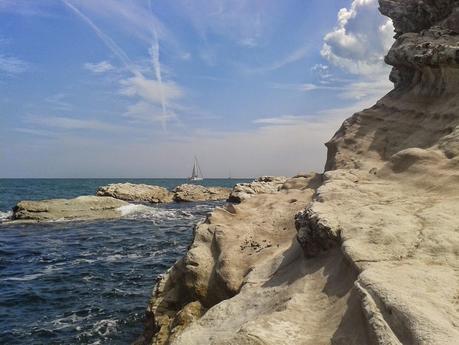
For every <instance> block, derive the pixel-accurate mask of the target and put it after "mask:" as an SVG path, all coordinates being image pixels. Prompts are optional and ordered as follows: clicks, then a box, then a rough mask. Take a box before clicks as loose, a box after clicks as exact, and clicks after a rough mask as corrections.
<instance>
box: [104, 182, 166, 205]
mask: <svg viewBox="0 0 459 345" xmlns="http://www.w3.org/2000/svg"><path fill="white" fill-rule="evenodd" d="M96 195H98V196H111V197H113V198H116V199H120V200H125V201H130V202H146V203H153V204H157V203H166V202H172V201H173V194H172V193H171V192H169V191H168V190H167V189H166V188H163V187H159V186H151V185H147V184H135V183H114V184H110V185H108V186H103V187H99V189H98V190H97V193H96Z"/></svg>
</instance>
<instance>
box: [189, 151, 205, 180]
mask: <svg viewBox="0 0 459 345" xmlns="http://www.w3.org/2000/svg"><path fill="white" fill-rule="evenodd" d="M203 179H204V177H203V176H202V172H201V168H200V167H199V163H198V158H197V157H194V164H193V171H192V172H191V177H190V181H201V180H203Z"/></svg>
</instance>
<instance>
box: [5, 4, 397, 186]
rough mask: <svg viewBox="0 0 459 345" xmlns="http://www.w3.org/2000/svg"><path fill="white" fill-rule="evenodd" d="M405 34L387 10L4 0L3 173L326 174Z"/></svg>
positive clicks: (384, 79) (378, 89)
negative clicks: (339, 137)
mask: <svg viewBox="0 0 459 345" xmlns="http://www.w3.org/2000/svg"><path fill="white" fill-rule="evenodd" d="M392 36H393V28H392V24H391V22H390V21H389V20H388V19H387V18H384V17H382V16H381V15H380V14H379V13H378V11H377V1H376V0H353V1H351V0H348V1H344V0H327V1H323V0H308V1H304V0H285V1H275V0H231V1H230V0H174V1H170V0H152V1H151V2H150V3H149V2H148V1H145V0H143V1H140V0H138V1H136V0H133V1H122V0H100V1H94V0H66V1H60V0H40V1H34V0H0V177H182V176H187V175H188V174H189V170H190V166H191V165H192V160H193V156H194V155H198V156H199V158H200V161H201V165H202V167H203V170H204V173H205V175H207V176H215V177H219V176H220V177H224V176H226V175H227V174H228V171H229V170H231V171H232V175H233V176H241V177H242V176H244V177H245V176H247V177H249V176H257V175H266V174H274V175H292V174H295V173H298V172H302V171H309V170H322V168H323V165H324V161H325V148H324V146H323V143H324V142H325V141H327V140H328V139H329V138H330V137H331V136H332V135H333V133H334V131H336V130H337V129H338V127H339V125H340V123H341V122H342V121H343V120H344V119H345V118H347V117H349V116H350V115H352V113H353V112H354V111H357V110H359V109H361V108H363V107H365V106H371V105H372V103H374V102H375V100H376V99H377V98H379V97H380V96H382V95H383V94H384V93H386V92H387V91H388V90H389V89H390V88H391V84H390V83H389V82H388V71H389V69H388V67H386V66H384V63H383V60H382V58H383V56H384V54H385V52H386V51H387V49H388V48H389V47H390V45H391V43H392Z"/></svg>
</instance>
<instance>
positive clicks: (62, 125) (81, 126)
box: [25, 115, 124, 131]
mask: <svg viewBox="0 0 459 345" xmlns="http://www.w3.org/2000/svg"><path fill="white" fill-rule="evenodd" d="M25 122H26V123H28V124H32V125H36V126H41V127H44V128H54V129H60V130H97V131H115V130H123V128H124V127H121V126H116V125H113V124H111V123H108V122H103V121H99V120H92V119H81V118H76V117H66V116H36V115H30V116H28V117H27V118H26V119H25Z"/></svg>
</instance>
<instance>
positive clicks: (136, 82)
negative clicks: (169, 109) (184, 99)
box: [120, 74, 183, 104]
mask: <svg viewBox="0 0 459 345" xmlns="http://www.w3.org/2000/svg"><path fill="white" fill-rule="evenodd" d="M120 83H121V85H122V89H121V90H120V92H121V94H123V95H125V96H129V97H135V96H136V97H140V98H142V99H143V100H145V101H147V102H151V103H154V104H161V102H162V100H163V98H162V97H163V96H164V99H165V100H166V102H169V101H171V100H174V99H177V98H180V97H181V96H182V95H183V92H182V90H181V88H180V87H179V86H178V85H177V84H175V83H173V82H166V81H163V82H162V83H160V82H159V81H157V80H152V79H148V78H145V77H144V76H143V75H142V74H137V75H135V76H133V77H130V78H127V79H123V80H121V81H120Z"/></svg>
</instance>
